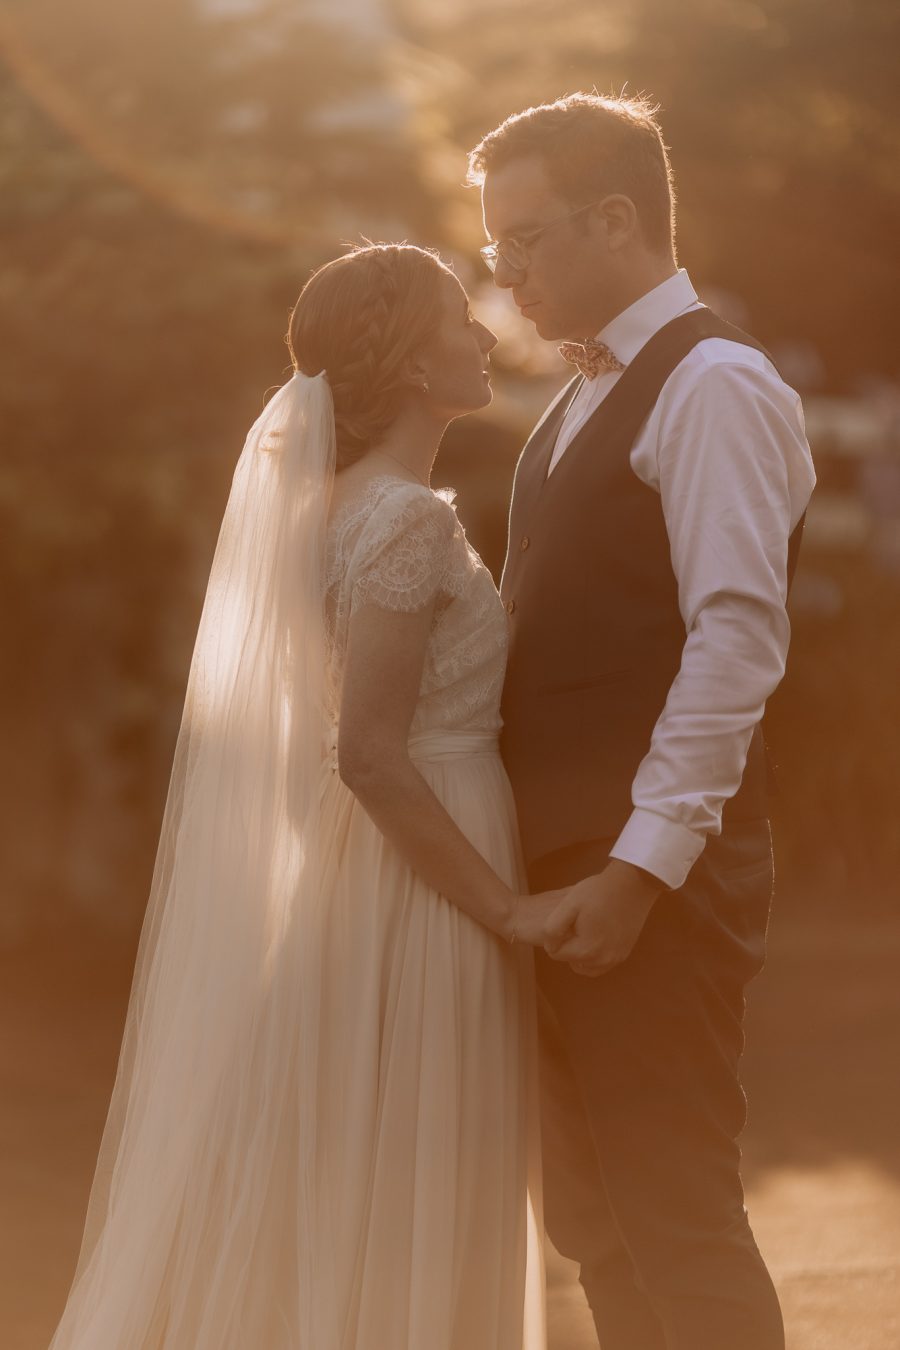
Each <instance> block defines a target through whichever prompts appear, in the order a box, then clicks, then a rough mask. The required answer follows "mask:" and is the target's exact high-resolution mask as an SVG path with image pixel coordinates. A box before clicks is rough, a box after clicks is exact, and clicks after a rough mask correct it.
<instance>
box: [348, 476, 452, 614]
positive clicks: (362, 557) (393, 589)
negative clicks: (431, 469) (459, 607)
mask: <svg viewBox="0 0 900 1350" xmlns="http://www.w3.org/2000/svg"><path fill="white" fill-rule="evenodd" d="M460 534H461V531H460V526H459V524H458V522H457V519H456V513H455V511H454V510H453V507H452V506H451V505H450V503H449V502H448V501H447V500H446V499H444V498H440V497H436V496H435V495H434V493H432V492H430V491H429V490H428V489H427V488H418V487H414V486H410V487H408V488H402V489H400V490H399V491H397V492H394V493H392V494H391V495H390V496H389V497H388V498H386V499H385V500H383V501H382V502H380V503H379V505H378V507H377V508H376V509H375V511H374V512H373V513H372V515H371V517H370V519H369V520H368V521H367V523H366V525H365V526H364V528H363V530H362V531H361V533H360V536H359V541H358V544H357V547H356V549H355V555H356V556H355V558H354V561H353V567H352V572H351V575H350V577H349V578H348V580H349V582H350V611H351V613H352V612H353V611H354V610H356V609H358V608H359V607H360V606H361V605H378V606H379V607H380V608H382V609H392V610H403V611H407V612H412V611H414V610H417V609H421V608H422V607H423V606H424V605H428V604H430V603H431V602H432V601H433V600H434V599H435V597H436V596H437V595H438V594H439V593H440V592H445V593H447V594H451V595H452V594H456V593H458V589H459V577H458V572H459V564H458V559H457V558H456V556H455V555H456V554H457V553H458V549H459V543H460V540H459V539H458V538H457V536H458V535H460ZM463 547H465V545H464V544H463Z"/></svg>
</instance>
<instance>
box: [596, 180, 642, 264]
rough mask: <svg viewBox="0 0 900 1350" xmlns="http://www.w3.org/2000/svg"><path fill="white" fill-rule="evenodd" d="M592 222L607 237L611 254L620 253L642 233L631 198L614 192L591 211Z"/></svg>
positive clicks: (607, 245) (607, 244)
mask: <svg viewBox="0 0 900 1350" xmlns="http://www.w3.org/2000/svg"><path fill="white" fill-rule="evenodd" d="M591 220H592V222H593V223H594V224H595V225H596V227H598V228H602V229H603V230H604V232H605V235H606V247H607V248H608V249H609V251H610V253H618V252H619V251H620V250H621V249H623V248H625V247H626V246H627V245H628V244H630V243H631V241H632V240H633V239H634V238H635V236H636V235H638V234H639V233H640V222H639V220H638V213H637V207H636V206H635V204H634V202H633V201H632V200H631V198H630V197H626V196H625V195H624V194H623V193H621V192H614V193H612V194H611V195H610V196H609V197H604V198H603V200H602V201H601V202H598V203H597V205H596V206H595V207H593V208H592V210H591Z"/></svg>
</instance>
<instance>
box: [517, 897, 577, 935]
mask: <svg viewBox="0 0 900 1350" xmlns="http://www.w3.org/2000/svg"><path fill="white" fill-rule="evenodd" d="M570 890H571V887H570V886H564V887H563V888H562V890H558V891H539V892H538V893H537V894H536V895H520V896H519V898H518V900H517V902H516V911H515V919H514V926H513V935H512V938H511V940H512V941H515V942H526V943H527V944H528V945H529V946H530V947H543V945H544V940H545V937H546V932H545V929H546V924H547V921H548V919H549V918H550V916H551V915H552V914H554V913H555V911H556V910H557V908H558V907H559V905H560V904H561V903H562V901H563V900H565V898H566V896H567V895H568V894H569V891H570Z"/></svg>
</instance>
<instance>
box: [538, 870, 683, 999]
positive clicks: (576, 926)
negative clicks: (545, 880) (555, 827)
mask: <svg viewBox="0 0 900 1350" xmlns="http://www.w3.org/2000/svg"><path fill="white" fill-rule="evenodd" d="M664 889H665V888H664V886H663V884H662V882H661V881H658V880H657V879H656V877H653V876H651V875H650V873H649V872H644V871H642V870H641V869H640V868H639V867H633V866H632V865H631V863H627V862H620V861H619V860H618V858H611V859H610V861H609V862H608V863H607V865H606V867H605V868H604V869H603V871H602V872H600V873H599V874H598V875H597V876H593V877H586V878H585V879H584V881H579V882H578V883H577V885H575V886H573V887H572V889H571V890H570V891H569V893H568V895H567V896H566V898H565V900H563V902H562V903H561V904H560V905H558V906H557V908H556V910H555V911H554V912H553V914H552V915H551V917H550V918H549V919H548V920H547V923H546V927H545V930H544V934H545V936H544V950H545V951H546V952H547V954H548V956H552V957H553V959H554V960H555V961H565V962H567V964H568V965H570V966H571V967H572V969H573V970H574V971H575V972H576V973H577V974H579V975H605V974H606V972H607V971H609V970H612V969H613V967H614V966H617V965H620V964H621V962H622V961H624V960H625V959H626V958H627V957H628V956H630V954H631V951H632V948H633V947H634V944H635V943H636V942H637V940H638V938H639V937H640V934H641V929H642V928H643V926H644V923H645V921H646V919H647V915H648V914H649V913H650V910H651V909H652V908H653V902H654V901H655V900H656V897H657V896H658V895H659V894H660V892H661V891H662V890H664Z"/></svg>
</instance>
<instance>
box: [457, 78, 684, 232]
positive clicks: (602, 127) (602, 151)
mask: <svg viewBox="0 0 900 1350" xmlns="http://www.w3.org/2000/svg"><path fill="white" fill-rule="evenodd" d="M658 111H659V109H658V107H656V106H655V105H654V104H652V103H650V102H649V101H648V100H647V99H645V98H643V97H636V98H625V97H621V98H615V97H612V96H609V97H603V96H602V95H600V94H583V93H579V94H568V95H567V96H566V97H565V98H559V99H557V100H556V102H555V103H542V104H540V105H539V106H538V107H536V108H526V109H525V111H524V112H520V113H515V114H514V115H513V116H512V117H507V119H506V121H505V122H501V124H500V126H499V127H496V128H495V129H494V130H493V131H491V132H488V134H487V135H486V136H485V137H484V138H483V139H482V140H481V141H479V143H478V145H476V146H475V148H474V150H471V151H470V152H469V173H468V178H467V182H468V183H469V184H470V186H479V185H480V184H482V183H483V182H484V180H485V177H486V176H487V174H488V173H489V172H490V170H491V169H497V168H500V167H501V166H502V165H504V164H508V163H509V162H510V161H511V160H514V159H524V158H526V157H528V156H537V157H538V158H539V159H540V160H541V161H542V163H543V165H544V167H545V169H546V171H547V176H548V178H549V179H550V181H551V183H552V184H553V186H554V187H555V188H556V190H557V191H558V192H559V193H560V195H561V196H562V197H564V198H565V200H566V201H568V202H570V203H571V204H572V206H581V205H583V204H585V203H587V202H590V201H595V200H598V199H599V198H601V197H604V196H608V195H609V194H611V193H616V192H618V193H622V195H623V196H625V197H628V198H630V200H631V201H632V202H634V205H635V209H636V210H637V214H638V220H639V222H640V226H641V230H642V233H643V236H644V240H645V242H646V243H647V245H648V247H649V248H652V249H653V250H655V251H657V252H660V253H666V254H667V253H668V252H669V250H670V249H673V248H674V235H675V194H674V187H673V182H672V168H671V165H670V164H669V156H668V152H667V149H666V145H665V142H664V141H663V138H662V131H661V130H660V127H659V123H658V122H657V120H656V113H657V112H658Z"/></svg>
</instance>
